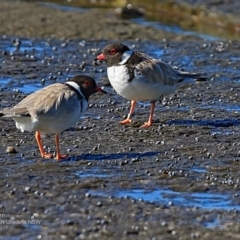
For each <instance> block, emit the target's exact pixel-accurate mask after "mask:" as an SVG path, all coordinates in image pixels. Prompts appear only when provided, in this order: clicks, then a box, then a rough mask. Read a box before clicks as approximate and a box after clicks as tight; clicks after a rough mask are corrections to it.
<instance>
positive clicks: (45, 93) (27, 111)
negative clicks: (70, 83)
mask: <svg viewBox="0 0 240 240" xmlns="http://www.w3.org/2000/svg"><path fill="white" fill-rule="evenodd" d="M76 102H79V99H78V96H77V94H76V93H75V92H73V91H71V90H70V89H69V88H68V87H67V86H65V85H63V84H60V83H56V84H53V85H50V86H47V87H45V88H43V89H41V90H38V91H36V92H34V93H32V94H30V95H28V96H27V97H26V98H24V99H23V100H22V101H21V102H19V103H18V104H17V105H16V106H14V107H13V108H11V109H7V110H8V111H11V112H12V113H13V114H14V116H16V115H31V116H32V117H34V118H37V119H39V118H41V119H45V118H58V117H59V116H67V115H69V114H71V112H72V111H74V107H75V108H76V107H77V106H76ZM74 104H75V105H74ZM5 115H6V114H5ZM12 116H13V115H12Z"/></svg>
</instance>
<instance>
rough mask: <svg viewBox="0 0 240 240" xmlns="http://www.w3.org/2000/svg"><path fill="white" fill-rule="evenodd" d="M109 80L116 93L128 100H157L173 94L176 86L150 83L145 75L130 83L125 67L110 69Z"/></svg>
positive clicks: (138, 76) (137, 76)
mask: <svg viewBox="0 0 240 240" xmlns="http://www.w3.org/2000/svg"><path fill="white" fill-rule="evenodd" d="M108 78H109V81H110V82H111V85H112V87H113V88H114V89H115V91H116V92H117V93H118V94H119V95H121V96H123V97H124V98H126V99H128V100H136V101H144V100H157V99H159V98H160V97H161V95H169V94H172V93H173V92H174V91H175V90H176V86H170V85H168V86H166V85H163V84H162V83H161V82H160V81H159V82H149V81H148V79H147V78H146V77H145V76H144V75H136V74H135V77H134V79H132V80H130V81H129V75H128V72H127V68H126V67H125V66H113V67H109V68H108Z"/></svg>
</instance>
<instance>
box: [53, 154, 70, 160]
mask: <svg viewBox="0 0 240 240" xmlns="http://www.w3.org/2000/svg"><path fill="white" fill-rule="evenodd" d="M67 157H68V155H66V154H63V155H61V154H57V155H56V157H55V160H57V161H61V160H63V159H66V158H67Z"/></svg>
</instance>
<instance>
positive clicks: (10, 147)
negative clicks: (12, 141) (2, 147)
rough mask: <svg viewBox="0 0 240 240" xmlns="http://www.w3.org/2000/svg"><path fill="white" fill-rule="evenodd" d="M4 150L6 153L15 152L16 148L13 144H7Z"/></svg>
mask: <svg viewBox="0 0 240 240" xmlns="http://www.w3.org/2000/svg"><path fill="white" fill-rule="evenodd" d="M5 152H6V153H17V150H16V149H15V148H14V147H13V146H8V147H7V149H6V151H5Z"/></svg>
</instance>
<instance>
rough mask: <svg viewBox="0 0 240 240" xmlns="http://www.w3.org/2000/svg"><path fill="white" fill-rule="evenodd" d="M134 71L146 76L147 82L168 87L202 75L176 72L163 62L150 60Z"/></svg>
mask: <svg viewBox="0 0 240 240" xmlns="http://www.w3.org/2000/svg"><path fill="white" fill-rule="evenodd" d="M136 69H137V70H139V72H140V73H141V72H142V73H143V74H144V75H146V76H147V79H148V81H149V82H152V83H161V84H163V85H170V86H172V85H175V84H176V83H178V82H181V81H182V80H183V79H184V78H197V77H200V76H201V75H202V74H201V73H189V72H183V71H178V70H176V69H174V68H172V67H171V66H170V65H169V64H167V63H165V62H163V61H160V60H157V59H150V58H149V59H146V60H145V61H143V62H141V63H140V64H139V65H138V66H136Z"/></svg>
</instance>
